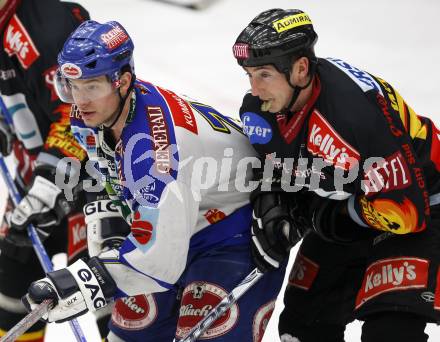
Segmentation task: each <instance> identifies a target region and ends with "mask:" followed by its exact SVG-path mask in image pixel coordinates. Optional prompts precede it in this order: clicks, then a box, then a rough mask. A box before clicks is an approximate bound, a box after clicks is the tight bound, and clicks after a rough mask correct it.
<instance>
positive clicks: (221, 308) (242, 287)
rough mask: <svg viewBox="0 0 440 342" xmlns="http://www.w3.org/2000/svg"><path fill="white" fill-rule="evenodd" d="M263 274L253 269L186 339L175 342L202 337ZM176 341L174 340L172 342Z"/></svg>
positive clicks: (192, 340)
mask: <svg viewBox="0 0 440 342" xmlns="http://www.w3.org/2000/svg"><path fill="white" fill-rule="evenodd" d="M262 276H263V273H262V272H261V271H259V270H258V268H256V269H254V270H253V271H252V272H251V273H249V274H248V275H247V277H246V278H244V279H243V280H242V281H241V283H240V284H238V285H237V286H236V287H235V288H234V289H233V290H232V291H231V292H230V293H229V294H228V295H227V296H226V297H225V298H223V299H222V300H221V302H220V303H218V304H217V306H216V307H215V308H214V309H212V310H211V311H210V312H209V313H208V314H207V315H206V316H205V317H203V319H202V320H201V321H200V322H199V323H197V325H196V326H194V327H193V328H192V329H191V330H190V331H189V333H188V334H187V335H186V337H184V338H182V339H181V340H179V341H177V342H194V341H196V340H197V339H198V338H199V337H200V335H202V334H203V333H204V332H205V331H206V329H208V328H209V327H210V326H211V324H212V323H214V322H215V321H216V320H217V319H218V318H219V317H220V316H221V315H222V314H223V313H224V312H225V311H226V310H228V309H229V308H230V307H231V306H232V305H233V304H234V303H235V302H236V301H237V300H238V299H239V298H240V297H241V296H243V295H244V294H245V293H246V292H247V291H248V290H249V289H250V288H251V287H252V286H254V285H255V283H256V282H257V281H258V280H260V278H261V277H262ZM174 341H176V340H174Z"/></svg>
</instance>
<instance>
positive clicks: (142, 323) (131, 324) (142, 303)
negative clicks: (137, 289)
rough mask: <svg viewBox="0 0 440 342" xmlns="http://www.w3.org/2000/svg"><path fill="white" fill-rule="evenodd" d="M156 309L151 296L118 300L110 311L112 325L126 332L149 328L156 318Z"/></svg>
mask: <svg viewBox="0 0 440 342" xmlns="http://www.w3.org/2000/svg"><path fill="white" fill-rule="evenodd" d="M157 314H158V309H157V304H156V301H155V300H154V297H153V296H152V295H138V296H131V297H123V298H121V299H118V300H117V301H116V304H115V308H114V310H113V311H112V323H114V324H115V325H116V326H118V327H120V328H122V329H127V330H139V329H144V328H146V327H148V326H150V325H151V324H152V323H153V322H154V321H155V320H156V318H157Z"/></svg>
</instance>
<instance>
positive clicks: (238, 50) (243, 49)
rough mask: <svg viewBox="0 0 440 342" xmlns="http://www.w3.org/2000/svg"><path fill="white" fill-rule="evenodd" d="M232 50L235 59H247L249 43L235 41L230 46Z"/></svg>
mask: <svg viewBox="0 0 440 342" xmlns="http://www.w3.org/2000/svg"><path fill="white" fill-rule="evenodd" d="M232 52H233V53H234V57H235V58H237V59H248V58H249V45H248V44H244V43H236V44H234V46H233V47H232Z"/></svg>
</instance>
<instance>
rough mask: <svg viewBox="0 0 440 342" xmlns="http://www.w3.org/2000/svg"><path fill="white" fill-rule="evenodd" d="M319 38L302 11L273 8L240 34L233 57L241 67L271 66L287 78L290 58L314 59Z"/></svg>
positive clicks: (290, 62) (263, 13) (260, 15)
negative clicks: (303, 57) (304, 57)
mask: <svg viewBox="0 0 440 342" xmlns="http://www.w3.org/2000/svg"><path fill="white" fill-rule="evenodd" d="M317 39H318V35H317V34H316V32H315V31H314V29H313V25H312V21H311V20H310V18H309V16H308V15H307V14H306V13H304V12H303V11H301V10H298V9H289V10H283V9H280V8H274V9H270V10H267V11H264V12H262V13H260V14H259V15H257V16H256V17H255V18H254V19H253V20H252V21H251V22H250V23H249V25H248V26H247V27H246V28H245V29H244V30H243V31H242V32H241V33H240V35H239V36H238V38H237V40H236V42H235V44H234V46H233V49H232V50H233V53H234V57H235V58H236V59H237V62H238V64H239V65H241V66H244V67H247V66H249V67H253V66H261V65H266V64H272V65H274V66H275V68H277V70H278V71H279V72H282V73H284V74H286V75H287V74H288V73H289V72H290V67H291V65H292V58H293V57H302V56H306V57H308V58H309V59H310V60H311V61H312V62H313V61H314V60H315V59H316V57H315V53H314V49H313V47H314V45H315V43H316V41H317Z"/></svg>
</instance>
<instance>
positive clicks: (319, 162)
mask: <svg viewBox="0 0 440 342" xmlns="http://www.w3.org/2000/svg"><path fill="white" fill-rule="evenodd" d="M316 41H317V34H316V33H315V31H314V29H313V25H312V22H311V20H310V17H309V16H308V15H307V14H306V13H304V12H303V11H300V10H282V9H272V10H268V11H265V12H263V13H261V14H259V15H258V16H257V17H256V18H255V19H253V20H252V21H251V23H249V25H248V26H247V27H246V28H245V29H244V30H243V31H242V32H241V33H240V35H239V36H238V38H237V40H236V43H235V45H234V47H233V53H234V56H235V58H236V59H237V61H238V63H239V65H240V66H242V67H243V68H244V69H245V71H246V72H247V74H248V77H249V81H250V84H251V92H250V93H249V94H247V95H245V97H244V99H243V105H242V107H241V110H240V116H241V119H242V122H243V124H244V126H245V128H244V129H245V132H247V135H248V137H249V139H250V141H251V143H252V144H253V146H254V147H255V149H256V150H257V151H258V152H259V154H260V157H261V158H262V159H265V162H266V163H265V168H264V170H262V171H261V172H257V173H256V175H255V176H256V177H257V179H259V180H260V181H261V186H260V187H259V188H258V189H257V190H256V191H254V192H253V194H252V196H251V198H252V201H253V208H254V224H253V255H254V260H255V262H256V263H257V264H258V265H259V268H260V269H262V270H267V269H271V268H276V267H278V265H279V263H280V262H281V261H282V260H283V259H285V258H287V256H288V254H289V250H290V248H291V247H292V246H293V245H295V244H296V243H297V242H298V241H300V240H301V239H302V238H303V242H302V245H301V247H300V250H299V252H298V254H297V257H296V261H295V264H294V266H293V269H292V271H291V274H290V277H289V284H288V287H287V290H286V293H285V297H284V302H285V308H284V311H283V313H282V314H281V317H280V324H279V333H280V337H281V340H282V341H301V342H312V341H313V342H316V341H326V342H336V341H337V342H339V341H343V340H344V330H345V325H346V324H347V323H348V322H350V321H352V320H353V319H360V320H363V321H365V323H364V325H363V327H362V341H364V342H372V341H400V342H402V341H408V342H409V341H411V342H415V341H417V342H421V341H427V335H426V334H425V333H424V329H425V326H426V323H427V322H438V321H439V319H440V315H439V314H440V311H439V309H440V284H439V283H438V282H439V281H438V279H439V271H438V270H439V264H440V253H439V248H438V246H439V243H440V232H439V229H438V228H439V224H440V221H439V219H440V213H439V209H440V208H439V205H438V204H439V203H440V198H439V197H440V193H439V192H440V181H439V180H440V177H439V176H440V154H439V151H440V140H439V133H440V132H439V130H438V129H437V128H436V127H435V125H434V124H433V123H432V122H431V121H430V120H429V119H428V118H425V117H422V116H419V115H417V114H416V113H415V112H414V111H413V110H412V108H411V107H410V106H409V105H408V104H407V103H406V102H405V100H404V99H403V98H402V97H401V96H400V94H399V93H398V92H397V91H396V89H394V88H393V86H392V85H390V84H389V83H388V82H386V81H385V80H383V79H381V78H379V77H376V76H373V75H371V74H369V73H367V72H365V71H362V70H360V69H358V68H356V67H354V66H352V65H350V64H349V63H347V62H345V61H343V60H341V59H337V58H326V59H323V58H317V57H316V56H315V53H314V45H315V43H316ZM268 189H269V190H271V191H265V190H268ZM427 298H428V299H427Z"/></svg>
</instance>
